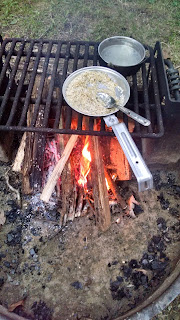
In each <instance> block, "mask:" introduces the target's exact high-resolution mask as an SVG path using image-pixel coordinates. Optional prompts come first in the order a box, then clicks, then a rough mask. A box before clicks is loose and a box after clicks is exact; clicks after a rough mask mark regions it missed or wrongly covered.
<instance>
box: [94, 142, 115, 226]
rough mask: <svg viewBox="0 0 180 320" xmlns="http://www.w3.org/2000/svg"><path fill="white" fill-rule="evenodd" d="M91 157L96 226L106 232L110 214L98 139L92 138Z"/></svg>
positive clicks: (109, 222)
mask: <svg viewBox="0 0 180 320" xmlns="http://www.w3.org/2000/svg"><path fill="white" fill-rule="evenodd" d="M91 156H92V162H91V179H92V187H93V196H94V209H95V218H96V224H97V226H98V227H99V228H100V230H102V231H106V230H107V229H108V228H109V227H110V225H111V214H110V207H109V195H108V191H107V187H106V182H105V174H104V163H103V158H102V151H101V146H100V140H99V137H92V152H91Z"/></svg>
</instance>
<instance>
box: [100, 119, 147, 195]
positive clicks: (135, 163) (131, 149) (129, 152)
mask: <svg viewBox="0 0 180 320" xmlns="http://www.w3.org/2000/svg"><path fill="white" fill-rule="evenodd" d="M104 121H105V123H106V125H107V126H108V127H112V130H113V131H114V133H115V135H116V137H117V139H118V141H119V143H120V145H121V147H122V149H123V151H124V153H125V155H126V157H127V160H128V162H129V164H130V166H131V169H132V170H133V172H134V174H135V176H136V179H137V182H138V190H139V191H145V190H148V189H152V188H153V177H152V174H151V172H150V171H149V169H148V167H147V165H146V164H145V162H144V159H143V158H142V156H141V154H140V152H139V150H138V148H137V146H136V145H135V143H134V141H133V139H132V137H131V135H130V133H129V131H128V129H127V127H126V125H125V124H124V123H122V122H121V123H120V122H119V121H118V118H117V117H116V116H115V115H110V116H107V117H104Z"/></svg>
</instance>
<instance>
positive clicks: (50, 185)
mask: <svg viewBox="0 0 180 320" xmlns="http://www.w3.org/2000/svg"><path fill="white" fill-rule="evenodd" d="M77 138H78V135H72V136H71V138H70V139H69V141H68V143H67V145H66V147H65V149H64V151H63V154H62V156H61V159H60V160H59V161H58V163H57V164H56V166H55V168H54V170H53V173H52V175H51V176H50V178H49V180H48V182H47V184H46V186H45V187H44V189H43V192H42V194H41V200H43V201H45V202H48V201H49V199H50V197H51V194H52V192H53V190H54V188H55V185H56V183H57V180H58V179H59V177H60V175H61V173H62V171H63V169H64V167H65V164H66V162H67V160H68V158H69V156H70V153H71V151H72V149H73V148H74V146H75V143H76V141H77Z"/></svg>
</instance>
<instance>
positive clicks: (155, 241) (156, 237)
mask: <svg viewBox="0 0 180 320" xmlns="http://www.w3.org/2000/svg"><path fill="white" fill-rule="evenodd" d="M152 241H153V242H154V243H155V244H158V243H159V242H160V241H161V237H160V236H153V237H152Z"/></svg>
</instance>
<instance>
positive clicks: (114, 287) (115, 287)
mask: <svg viewBox="0 0 180 320" xmlns="http://www.w3.org/2000/svg"><path fill="white" fill-rule="evenodd" d="M121 282H122V281H118V280H117V281H110V290H111V291H117V290H118V288H119V286H120V284H121Z"/></svg>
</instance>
